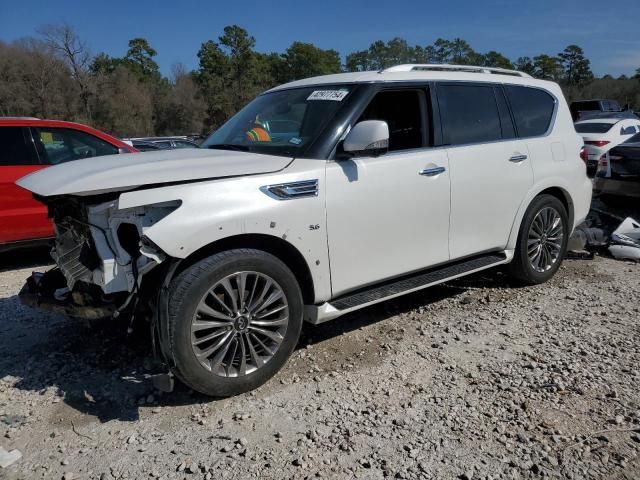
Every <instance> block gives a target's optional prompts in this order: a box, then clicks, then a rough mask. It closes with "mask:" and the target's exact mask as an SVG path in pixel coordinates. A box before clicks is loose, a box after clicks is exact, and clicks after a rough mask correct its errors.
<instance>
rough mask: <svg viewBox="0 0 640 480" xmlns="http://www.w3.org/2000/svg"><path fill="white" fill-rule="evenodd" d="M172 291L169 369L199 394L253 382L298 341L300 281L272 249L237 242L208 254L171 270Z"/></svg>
mask: <svg viewBox="0 0 640 480" xmlns="http://www.w3.org/2000/svg"><path fill="white" fill-rule="evenodd" d="M243 278H244V280H243ZM269 281H271V285H269ZM170 291H171V293H170V296H169V308H168V321H169V348H170V353H171V354H172V356H173V360H174V362H175V366H174V368H173V372H174V374H175V375H176V376H177V377H178V378H179V379H180V380H182V382H184V383H185V384H186V385H188V386H189V387H191V388H192V389H193V390H196V391H198V392H200V393H203V394H205V395H210V396H213V397H229V396H233V395H238V394H240V393H244V392H247V391H250V390H253V389H255V388H257V387H259V386H260V385H262V384H263V383H265V382H266V381H267V380H269V379H270V378H271V377H273V376H274V375H275V374H276V373H277V372H278V371H279V370H280V368H282V366H283V365H284V364H285V363H286V361H287V359H288V358H289V356H290V355H291V353H292V352H293V350H294V348H295V347H296V344H297V343H298V339H299V337H300V330H301V328H302V315H303V301H302V294H301V291H300V286H299V285H298V282H297V281H296V278H295V277H294V275H293V273H292V272H291V270H289V268H288V267H287V266H286V265H285V264H284V263H283V262H282V261H280V260H279V259H278V258H276V257H274V256H273V255H271V254H268V253H266V252H263V251H260V250H253V249H237V250H229V251H225V252H221V253H218V254H215V255H212V256H211V257H208V258H205V259H203V260H201V261H199V262H197V263H195V264H193V265H192V266H190V267H188V268H186V269H185V270H184V271H182V272H181V273H180V274H179V275H177V276H176V278H174V279H173V281H172V282H171V285H170ZM241 292H242V293H241ZM250 295H252V296H250ZM241 298H242V300H241ZM274 299H275V300H274ZM234 302H235V303H234ZM268 302H271V303H268ZM243 303H244V304H245V307H246V308H245V311H243V310H242V308H241V306H242V305H241V304H243ZM234 305H235V306H236V307H237V308H234ZM263 305H266V306H264V307H263V308H261V307H262V306H263ZM252 307H254V308H252ZM233 310H236V311H237V313H236V312H233ZM272 311H275V312H272ZM269 312H272V313H269ZM285 317H286V319H287V320H286V322H285V320H284V318H285ZM283 322H284V323H283ZM221 342H222V343H221ZM220 343H221V345H219V344H220ZM216 346H217V348H216ZM225 349H226V352H225V351H224V350H225ZM243 353H244V355H243ZM242 359H244V360H242Z"/></svg>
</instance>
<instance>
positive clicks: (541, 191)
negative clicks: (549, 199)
mask: <svg viewBox="0 0 640 480" xmlns="http://www.w3.org/2000/svg"><path fill="white" fill-rule="evenodd" d="M540 195H552V196H554V197H556V198H557V199H558V200H560V202H562V204H563V205H564V207H565V209H566V210H567V215H568V217H569V218H568V220H569V226H570V228H571V229H573V222H574V215H575V209H574V204H573V200H572V198H571V195H570V194H569V191H568V190H567V189H566V188H564V187H562V186H560V185H558V184H551V185H545V186H540V187H538V188H537V189H534V190H532V191H530V192H529V194H528V195H527V197H526V199H525V200H524V201H523V202H522V204H521V205H520V208H519V209H518V213H517V215H516V218H515V221H514V223H513V225H512V227H511V233H510V235H509V241H508V243H507V249H508V250H512V249H514V248H515V247H516V243H517V239H518V232H519V231H520V225H521V224H522V219H523V218H524V214H525V212H526V211H527V209H528V208H529V205H531V202H533V201H534V200H535V199H536V198H537V197H539V196H540Z"/></svg>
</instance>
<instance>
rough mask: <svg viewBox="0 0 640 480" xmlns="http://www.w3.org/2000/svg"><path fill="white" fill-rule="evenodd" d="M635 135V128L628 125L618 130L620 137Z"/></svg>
mask: <svg viewBox="0 0 640 480" xmlns="http://www.w3.org/2000/svg"><path fill="white" fill-rule="evenodd" d="M634 133H636V127H634V126H633V125H629V126H628V127H622V128H621V129H620V135H633V134H634Z"/></svg>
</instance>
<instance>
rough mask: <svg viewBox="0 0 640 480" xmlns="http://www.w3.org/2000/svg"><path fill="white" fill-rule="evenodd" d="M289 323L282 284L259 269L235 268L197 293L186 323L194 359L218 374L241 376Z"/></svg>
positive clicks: (275, 344)
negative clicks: (197, 298)
mask: <svg viewBox="0 0 640 480" xmlns="http://www.w3.org/2000/svg"><path fill="white" fill-rule="evenodd" d="M288 323H289V305H288V303H287V297H286V296H285V294H284V291H283V290H282V287H281V286H280V285H279V284H278V283H277V282H276V281H275V280H274V279H273V278H271V277H269V276H268V275H265V274H263V273H259V272H237V273H233V274H231V275H229V276H227V277H225V278H223V279H222V280H220V281H218V282H217V283H215V284H214V285H213V287H211V288H210V289H209V290H208V291H207V293H206V294H205V295H204V296H203V297H202V299H201V300H200V302H199V303H198V306H197V308H196V311H195V314H194V315H193V320H192V322H191V347H192V349H193V353H194V354H195V356H196V358H197V359H198V361H199V362H200V364H201V365H202V366H203V367H204V368H206V369H207V370H209V371H210V372H211V373H213V374H215V375H219V376H221V377H241V376H244V375H248V374H250V373H252V372H254V371H256V370H257V369H259V368H260V367H262V366H264V365H265V364H266V363H267V362H268V361H269V360H271V358H273V356H274V355H275V354H276V352H277V351H278V348H279V347H280V345H281V344H282V341H283V340H284V336H285V333H286V331H287V325H288Z"/></svg>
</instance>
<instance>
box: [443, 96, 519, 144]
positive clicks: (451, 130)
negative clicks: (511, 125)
mask: <svg viewBox="0 0 640 480" xmlns="http://www.w3.org/2000/svg"><path fill="white" fill-rule="evenodd" d="M438 104H439V106H440V119H441V121H442V134H443V138H444V143H445V144H447V145H462V144H466V143H478V142H493V141H496V140H501V139H502V138H503V137H502V126H501V124H500V114H499V112H498V105H497V103H496V97H495V95H494V92H493V87H492V86H485V85H471V84H467V85H465V84H460V85H451V84H448V85H447V84H445V85H438ZM507 130H508V126H507Z"/></svg>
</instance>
